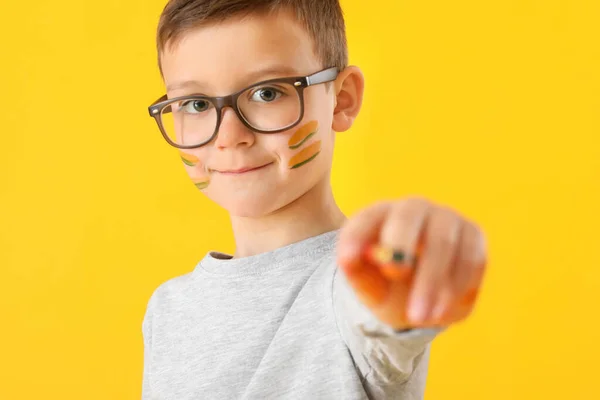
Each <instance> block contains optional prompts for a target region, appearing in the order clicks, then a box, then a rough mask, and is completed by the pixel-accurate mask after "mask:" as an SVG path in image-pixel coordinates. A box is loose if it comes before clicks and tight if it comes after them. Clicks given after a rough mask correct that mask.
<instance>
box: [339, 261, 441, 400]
mask: <svg viewBox="0 0 600 400" xmlns="http://www.w3.org/2000/svg"><path fill="white" fill-rule="evenodd" d="M332 297H333V308H334V313H335V317H336V322H337V325H338V328H339V331H340V335H341V336H342V338H343V340H344V342H345V343H346V346H347V347H348V349H349V351H350V353H351V355H352V357H353V359H354V362H355V364H356V367H357V368H358V370H359V371H360V373H361V375H362V378H363V382H364V383H365V384H366V385H367V386H368V387H369V389H370V392H371V393H372V395H373V397H374V398H379V396H377V393H387V392H386V390H384V389H382V388H384V387H390V386H395V387H398V386H401V385H404V384H406V383H407V382H408V381H409V380H411V381H414V382H411V386H412V385H419V386H423V387H424V378H425V376H426V369H427V362H428V350H429V349H428V347H429V345H430V343H431V341H432V340H433V339H434V338H435V337H436V336H437V334H438V333H439V332H440V330H441V329H414V330H409V331H403V332H396V331H395V330H394V329H392V328H391V327H390V326H388V325H387V324H384V323H383V322H381V321H379V320H378V319H377V318H376V317H375V316H374V315H373V314H372V313H371V312H370V311H369V309H368V308H367V307H366V306H365V305H363V304H362V303H361V302H360V300H358V298H357V297H356V296H355V294H354V291H353V290H352V288H351V287H350V285H349V283H348V282H347V280H346V277H345V275H344V273H343V272H342V271H341V270H340V269H339V268H336V271H335V274H334V278H333V293H332ZM411 377H413V378H414V379H411ZM411 390H412V389H411ZM381 398H384V397H381Z"/></svg>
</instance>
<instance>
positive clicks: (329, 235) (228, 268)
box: [196, 229, 339, 276]
mask: <svg viewBox="0 0 600 400" xmlns="http://www.w3.org/2000/svg"><path fill="white" fill-rule="evenodd" d="M338 233H339V229H336V230H334V231H329V232H325V233H322V234H319V235H316V236H312V237H309V238H307V239H303V240H300V241H298V242H295V243H291V244H288V245H286V246H283V247H280V248H277V249H274V250H272V251H268V252H265V253H260V254H255V255H252V256H248V257H242V258H233V256H232V255H230V254H226V253H222V252H219V251H215V250H211V251H209V252H207V254H206V255H205V256H204V258H203V259H202V260H201V261H200V262H199V263H198V265H197V268H196V269H197V270H201V271H202V272H204V273H207V274H209V275H220V276H240V275H259V274H261V273H264V272H267V271H270V270H274V269H286V268H287V267H289V266H293V265H294V263H293V261H295V260H297V259H298V258H303V259H304V260H303V261H308V262H311V261H314V260H315V259H316V258H318V257H319V256H320V255H321V254H323V253H324V252H327V251H331V250H333V248H334V247H335V244H336V243H337V239H338Z"/></svg>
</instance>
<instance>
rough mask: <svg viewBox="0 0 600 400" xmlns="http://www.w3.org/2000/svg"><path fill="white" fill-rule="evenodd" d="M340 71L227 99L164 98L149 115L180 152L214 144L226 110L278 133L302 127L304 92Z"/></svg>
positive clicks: (266, 84)
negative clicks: (223, 112)
mask: <svg viewBox="0 0 600 400" xmlns="http://www.w3.org/2000/svg"><path fill="white" fill-rule="evenodd" d="M338 73H339V72H338V69H337V68H336V67H333V68H328V69H325V70H322V71H320V72H317V73H315V74H313V75H309V76H303V77H291V78H279V79H270V80H267V81H262V82H259V83H256V84H253V85H252V86H249V87H247V88H245V89H243V90H240V91H239V92H237V93H234V94H231V95H229V96H223V97H208V96H200V95H190V96H182V97H175V98H172V99H168V98H167V95H164V96H163V97H161V98H160V99H158V100H157V101H155V102H154V103H153V104H152V105H151V106H150V107H148V112H149V113H150V116H151V117H153V118H154V119H155V120H156V123H157V124H158V129H160V132H161V133H162V135H163V137H164V138H165V140H166V141H167V142H168V143H169V144H170V145H171V146H174V147H177V148H179V149H193V148H197V147H201V146H204V145H205V144H207V143H209V142H211V141H212V140H213V139H214V138H215V137H216V136H217V133H218V131H219V126H220V125H221V118H222V110H223V109H224V108H225V107H231V108H232V109H233V110H234V111H235V113H236V114H237V116H238V118H239V119H240V121H242V123H243V124H244V125H245V126H246V127H248V128H249V129H251V130H253V131H255V132H259V133H278V132H283V131H285V130H287V129H290V128H293V127H294V126H296V125H298V123H300V121H302V118H303V117H304V89H305V88H307V87H309V86H314V85H318V84H321V83H326V82H331V81H334V80H335V79H336V78H337V76H338Z"/></svg>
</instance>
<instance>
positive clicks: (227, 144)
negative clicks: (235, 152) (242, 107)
mask: <svg viewBox="0 0 600 400" xmlns="http://www.w3.org/2000/svg"><path fill="white" fill-rule="evenodd" d="M221 116H222V117H221V125H220V126H219V131H218V132H217V138H216V139H215V146H216V147H217V148H219V149H225V148H235V147H237V146H247V147H250V146H251V145H252V144H253V143H254V140H255V136H254V132H252V131H251V130H250V129H248V128H247V127H246V125H244V124H243V123H242V121H240V118H239V117H238V116H237V114H236V113H235V111H234V110H233V109H232V108H230V107H226V108H224V109H223V110H222V114H221Z"/></svg>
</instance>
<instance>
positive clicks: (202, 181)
mask: <svg viewBox="0 0 600 400" xmlns="http://www.w3.org/2000/svg"><path fill="white" fill-rule="evenodd" d="M192 182H194V185H195V186H196V187H197V188H198V189H200V190H203V189H206V188H207V187H208V185H209V184H210V179H209V178H207V177H203V178H192Z"/></svg>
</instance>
